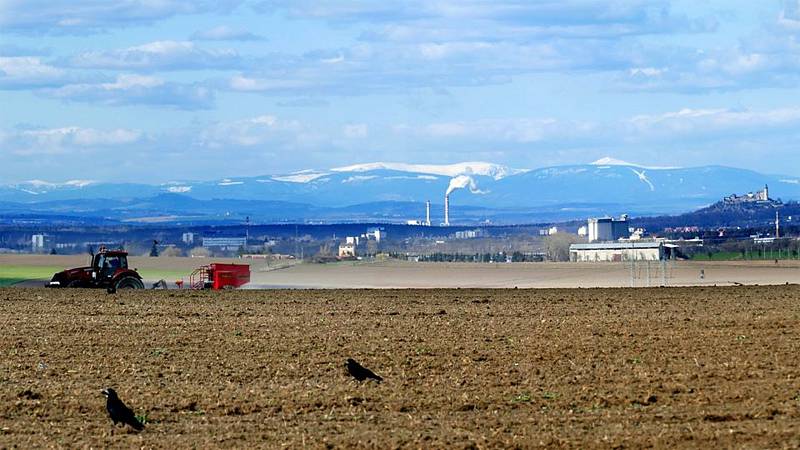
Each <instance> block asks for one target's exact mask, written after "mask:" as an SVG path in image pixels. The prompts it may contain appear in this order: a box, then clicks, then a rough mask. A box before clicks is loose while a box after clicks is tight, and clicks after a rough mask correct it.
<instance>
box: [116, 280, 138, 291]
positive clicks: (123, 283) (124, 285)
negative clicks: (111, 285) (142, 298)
mask: <svg viewBox="0 0 800 450" xmlns="http://www.w3.org/2000/svg"><path fill="white" fill-rule="evenodd" d="M115 287H116V288H117V289H144V283H142V280H139V279H137V278H134V277H124V278H121V279H120V280H119V281H117V284H116V286H115Z"/></svg>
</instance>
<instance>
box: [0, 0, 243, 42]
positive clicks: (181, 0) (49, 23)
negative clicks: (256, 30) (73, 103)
mask: <svg viewBox="0 0 800 450" xmlns="http://www.w3.org/2000/svg"><path fill="white" fill-rule="evenodd" d="M239 3H241V1H240V0H126V1H108V0H25V1H17V0H3V1H2V2H0V10H2V14H0V29H3V30H4V31H6V32H8V31H13V32H18V33H34V34H40V33H72V34H87V33H92V32H96V31H102V30H105V29H108V28H111V27H124V26H131V25H141V24H149V23H152V22H156V21H160V20H164V19H167V18H170V17H173V16H177V15H184V14H200V13H210V12H229V11H231V10H232V9H234V8H235V7H236V6H238V4H239Z"/></svg>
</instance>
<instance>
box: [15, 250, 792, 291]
mask: <svg viewBox="0 0 800 450" xmlns="http://www.w3.org/2000/svg"><path fill="white" fill-rule="evenodd" d="M87 261H88V256H87V255H0V274H1V273H2V269H3V268H4V267H17V268H21V269H22V271H23V272H24V268H55V267H61V268H68V267H78V266H82V265H86V263H87ZM211 262H227V263H238V264H249V265H250V267H251V282H250V284H249V285H247V286H246V288H249V289H270V288H298V289H348V288H353V289H355V288H373V289H392V288H514V287H517V288H601V287H656V286H730V285H780V284H800V261H795V260H780V261H778V262H777V263H776V262H775V261H771V260H769V261H763V260H762V261H667V262H665V263H663V264H662V263H661V262H659V261H650V262H645V261H639V262H637V263H636V264H635V266H634V267H633V270H632V268H631V264H630V263H629V262H623V263H571V262H563V263H554V262H542V263H509V264H504V263H416V262H406V261H393V260H391V261H370V262H365V261H353V262H338V263H329V264H315V263H296V264H294V263H293V264H288V265H287V263H286V262H277V263H276V262H275V261H273V262H270V263H267V262H266V261H264V260H251V259H239V258H181V257H158V258H150V257H137V256H131V257H130V266H131V267H135V268H137V269H138V270H139V271H140V273H142V275H143V277H144V278H145V280H146V281H157V280H158V279H162V278H163V279H166V280H167V281H169V282H170V283H172V282H174V281H175V280H176V279H178V278H183V279H184V280H188V276H189V274H190V273H191V271H192V270H193V269H194V268H196V267H199V266H201V265H203V264H209V263H211ZM54 270H55V269H54ZM32 272H34V271H33V270H32ZM39 272H41V270H40V271H39ZM701 274H702V276H701ZM48 278H49V277H48ZM42 280H44V278H42V276H41V274H40V275H39V276H37V277H31V278H30V280H29V281H27V282H21V283H19V284H18V286H20V287H36V286H40V285H41V284H40V282H41V281H42Z"/></svg>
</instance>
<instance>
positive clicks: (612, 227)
mask: <svg viewBox="0 0 800 450" xmlns="http://www.w3.org/2000/svg"><path fill="white" fill-rule="evenodd" d="M586 227H587V228H588V236H589V242H605V241H616V240H617V239H619V238H622V237H627V236H628V233H629V231H628V215H627V214H623V215H622V216H620V218H619V219H614V218H612V217H603V218H600V219H589V220H588V223H587V225H586Z"/></svg>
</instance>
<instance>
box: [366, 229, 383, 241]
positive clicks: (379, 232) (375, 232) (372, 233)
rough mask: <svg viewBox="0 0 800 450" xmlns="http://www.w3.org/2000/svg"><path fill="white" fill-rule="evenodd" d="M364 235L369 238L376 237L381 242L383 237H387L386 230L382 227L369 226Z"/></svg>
mask: <svg viewBox="0 0 800 450" xmlns="http://www.w3.org/2000/svg"><path fill="white" fill-rule="evenodd" d="M364 237H365V238H367V239H374V240H375V242H380V241H381V239H384V238H386V231H384V230H383V228H380V227H374V228H367V233H366V234H365V235H364Z"/></svg>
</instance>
